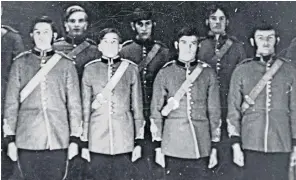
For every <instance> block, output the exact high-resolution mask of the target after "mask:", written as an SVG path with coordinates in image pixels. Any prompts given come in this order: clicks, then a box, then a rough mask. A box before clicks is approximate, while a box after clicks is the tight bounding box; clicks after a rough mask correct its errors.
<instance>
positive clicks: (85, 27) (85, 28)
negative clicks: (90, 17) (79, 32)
mask: <svg viewBox="0 0 296 180" xmlns="http://www.w3.org/2000/svg"><path fill="white" fill-rule="evenodd" d="M87 28H88V22H86V25H85V26H84V30H87Z"/></svg>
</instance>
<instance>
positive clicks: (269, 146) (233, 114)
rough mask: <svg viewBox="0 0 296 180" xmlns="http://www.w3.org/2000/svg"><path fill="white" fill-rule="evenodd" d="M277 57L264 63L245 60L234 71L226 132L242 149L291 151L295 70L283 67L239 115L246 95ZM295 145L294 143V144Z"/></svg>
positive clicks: (295, 135)
mask: <svg viewBox="0 0 296 180" xmlns="http://www.w3.org/2000/svg"><path fill="white" fill-rule="evenodd" d="M275 59H276V57H273V58H272V59H271V60H269V61H267V63H266V62H264V61H261V60H260V58H254V59H252V58H251V59H246V60H245V61H243V62H242V63H241V64H240V65H239V66H238V67H237V68H236V69H235V70H234V72H233V75H232V79H231V84H230V91H229V96H228V97H229V99H228V101H229V102H228V109H229V110H228V117H227V122H228V132H229V135H230V136H231V137H235V136H238V137H241V141H242V147H243V148H244V149H248V150H255V151H262V152H290V151H291V150H292V148H291V145H292V139H294V143H295V139H296V69H295V68H294V67H293V66H291V63H290V62H288V61H286V60H284V64H283V65H282V66H281V68H280V69H279V70H278V72H277V73H276V74H275V75H274V77H273V78H272V79H271V80H270V81H269V82H268V83H267V85H266V86H265V88H264V89H263V90H262V92H261V93H260V94H259V96H258V97H257V98H256V100H255V105H252V106H251V107H250V108H249V109H247V110H246V111H245V112H244V113H241V104H242V102H243V100H244V99H243V97H244V96H245V95H248V94H249V93H250V91H251V90H252V89H253V87H254V86H255V85H256V84H257V82H258V81H259V80H260V79H261V78H262V76H263V75H264V74H265V72H266V71H267V69H269V67H271V65H272V64H273V62H274V61H275ZM295 145H296V143H295Z"/></svg>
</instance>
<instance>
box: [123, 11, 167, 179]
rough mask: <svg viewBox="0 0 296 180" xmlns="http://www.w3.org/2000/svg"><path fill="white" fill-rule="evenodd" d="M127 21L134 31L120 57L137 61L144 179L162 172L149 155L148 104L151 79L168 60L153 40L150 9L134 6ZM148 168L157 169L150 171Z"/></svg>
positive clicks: (162, 45)
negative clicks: (143, 123)
mask: <svg viewBox="0 0 296 180" xmlns="http://www.w3.org/2000/svg"><path fill="white" fill-rule="evenodd" d="M130 24H131V28H132V30H133V31H134V32H135V37H134V38H133V39H132V40H129V41H126V42H125V43H123V48H122V50H121V56H122V57H123V58H126V59H130V60H132V61H133V62H135V63H136V64H138V68H139V72H140V78H141V83H142V90H143V102H144V106H143V108H144V117H145V120H146V126H145V132H147V133H146V134H145V140H144V142H142V143H144V146H142V147H144V150H143V156H144V158H143V159H141V160H140V161H139V162H138V165H137V167H139V168H141V170H140V172H142V173H143V172H146V173H145V174H139V178H144V179H148V178H149V176H150V175H151V176H153V177H154V178H153V177H151V176H150V178H152V179H158V178H161V177H156V176H155V175H153V172H158V171H162V169H161V167H160V166H157V165H156V164H155V163H154V157H153V155H154V154H155V153H154V152H153V151H154V148H153V147H152V145H153V144H151V134H150V133H149V132H150V130H149V127H150V121H149V116H150V103H151V99H152V87H153V82H154V79H155V77H156V74H157V73H158V71H159V70H160V69H161V67H162V66H163V65H164V64H165V63H166V62H168V53H169V50H168V48H167V47H166V45H164V44H163V43H162V42H160V41H157V40H155V39H154V36H153V35H154V34H153V33H154V30H155V27H156V22H155V19H154V17H153V15H152V12H150V11H145V10H143V9H140V8H136V9H135V10H134V12H133V14H132V19H131V21H130ZM146 156H148V157H146ZM146 161H147V162H146ZM136 163H137V162H136ZM147 167H149V172H147ZM142 168H143V169H142ZM152 169H154V170H156V169H157V170H156V171H154V170H153V171H152Z"/></svg>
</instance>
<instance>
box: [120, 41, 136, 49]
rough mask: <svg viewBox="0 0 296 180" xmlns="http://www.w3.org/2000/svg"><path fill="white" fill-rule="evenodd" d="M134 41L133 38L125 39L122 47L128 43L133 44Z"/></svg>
mask: <svg viewBox="0 0 296 180" xmlns="http://www.w3.org/2000/svg"><path fill="white" fill-rule="evenodd" d="M132 42H134V41H133V40H132V39H130V40H127V41H124V42H123V43H122V44H121V45H122V47H124V46H126V45H128V44H131V43H132Z"/></svg>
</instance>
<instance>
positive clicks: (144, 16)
mask: <svg viewBox="0 0 296 180" xmlns="http://www.w3.org/2000/svg"><path fill="white" fill-rule="evenodd" d="M152 15H153V14H152V12H151V11H148V10H144V9H141V8H136V9H135V10H134V12H133V13H132V17H131V21H132V22H136V21H139V20H153V16H152Z"/></svg>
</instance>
